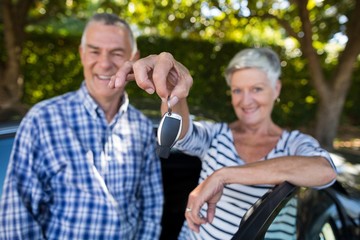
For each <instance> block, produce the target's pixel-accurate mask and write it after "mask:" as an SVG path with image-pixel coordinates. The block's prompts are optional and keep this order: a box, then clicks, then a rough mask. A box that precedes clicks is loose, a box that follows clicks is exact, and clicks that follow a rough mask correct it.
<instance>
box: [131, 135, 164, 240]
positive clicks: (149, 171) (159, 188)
mask: <svg viewBox="0 0 360 240" xmlns="http://www.w3.org/2000/svg"><path fill="white" fill-rule="evenodd" d="M151 132H152V129H151ZM148 136H149V141H147V146H146V148H145V152H144V158H145V165H144V168H143V172H144V175H143V176H144V177H143V179H142V184H141V190H140V194H141V196H140V199H141V202H140V204H141V206H140V221H139V223H138V227H139V228H138V231H137V232H136V234H137V236H136V237H135V239H139V240H145V239H146V240H153V239H159V238H160V233H161V217H162V211H163V210H162V209H163V203H164V199H163V185H162V173H161V164H160V159H159V158H158V157H157V154H156V149H155V146H156V139H155V136H154V135H153V134H149V135H148Z"/></svg>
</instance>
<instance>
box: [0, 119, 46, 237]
mask: <svg viewBox="0 0 360 240" xmlns="http://www.w3.org/2000/svg"><path fill="white" fill-rule="evenodd" d="M35 126H36V122H35V121H34V120H33V119H31V118H30V117H28V118H24V120H23V122H22V123H21V125H20V127H19V129H18V131H17V135H16V138H15V141H14V144H13V149H12V153H11V157H10V160H9V165H8V169H7V175H6V177H5V182H4V191H3V194H2V196H1V201H0V239H43V236H42V230H41V227H40V224H39V222H40V221H41V220H39V219H38V216H39V214H40V212H43V211H44V209H42V208H41V207H40V206H41V204H40V203H41V202H44V199H45V198H44V193H43V192H42V190H41V189H42V188H41V183H40V181H39V178H38V177H37V176H36V174H35V173H34V169H35V165H34V162H36V161H37V158H38V157H39V156H40V155H41V154H39V153H38V152H37V151H36V149H37V148H38V145H37V143H38V141H37V139H38V132H37V130H36V127H35ZM42 214H44V213H42Z"/></svg>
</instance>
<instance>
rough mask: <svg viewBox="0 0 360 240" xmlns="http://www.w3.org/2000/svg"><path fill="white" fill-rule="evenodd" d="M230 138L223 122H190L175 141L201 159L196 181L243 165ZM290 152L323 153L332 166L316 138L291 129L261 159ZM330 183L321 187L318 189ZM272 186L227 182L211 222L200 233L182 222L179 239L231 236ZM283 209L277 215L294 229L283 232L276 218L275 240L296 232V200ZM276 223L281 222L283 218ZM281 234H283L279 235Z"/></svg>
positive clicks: (284, 132)
mask: <svg viewBox="0 0 360 240" xmlns="http://www.w3.org/2000/svg"><path fill="white" fill-rule="evenodd" d="M233 141H234V140H233V136H232V132H231V130H230V128H229V126H228V124H226V123H211V122H205V121H203V122H193V123H192V122H191V123H190V127H189V131H188V133H187V134H186V136H185V138H183V139H182V140H180V141H179V142H178V143H177V145H176V147H177V148H178V149H179V150H182V151H184V152H186V153H187V154H190V155H195V156H198V157H199V158H200V159H201V160H202V170H201V173H200V178H199V182H202V181H203V180H204V179H205V178H207V177H208V176H209V175H211V174H212V173H213V172H214V171H216V170H217V169H220V168H222V167H225V166H236V165H244V164H246V163H245V162H244V161H243V160H242V159H241V158H240V157H239V155H238V154H237V151H236V149H235V146H234V143H233ZM199 143H202V144H199ZM291 155H301V156H323V157H325V158H326V159H328V161H329V162H330V163H331V165H332V166H333V167H334V168H335V166H334V164H333V163H332V160H331V157H330V155H329V153H328V152H327V151H325V150H323V149H322V148H320V146H319V143H318V141H316V140H315V139H314V138H313V137H311V136H309V135H306V134H303V133H301V132H299V131H297V130H296V131H291V132H288V131H285V130H284V131H283V133H282V135H281V137H280V139H279V141H278V143H277V144H276V146H275V147H274V149H272V150H271V151H270V152H269V153H268V155H266V156H265V157H264V159H263V160H267V159H271V158H275V157H281V156H291ZM331 184H332V183H329V184H328V185H326V186H321V188H323V187H327V186H329V185H331ZM272 187H273V185H256V186H246V185H241V184H229V185H226V186H225V188H224V191H223V195H222V197H221V199H220V201H219V202H218V203H217V205H216V212H215V217H214V220H213V222H212V223H207V224H203V225H201V227H200V233H199V234H197V233H195V232H192V231H191V230H190V229H189V228H188V227H187V223H186V221H185V222H184V225H183V228H182V230H181V233H180V235H179V239H181V240H182V239H205V240H210V239H222V240H224V239H231V238H232V236H233V235H234V234H235V232H236V231H237V229H238V227H239V224H240V222H241V219H242V217H243V215H244V214H245V212H246V211H247V210H248V209H249V208H250V207H251V206H252V205H253V204H254V203H255V202H256V201H257V200H258V199H259V198H260V197H262V196H263V195H264V194H265V193H266V192H267V191H269V190H270V189H271V188H272ZM284 211H286V213H281V214H279V218H281V216H283V217H282V218H285V219H286V218H288V220H287V221H288V223H289V225H291V226H293V228H292V229H290V230H289V231H288V232H287V233H286V232H285V234H283V231H282V230H281V226H279V224H277V225H275V224H274V223H275V222H276V221H277V219H276V220H275V221H274V223H273V225H274V227H270V229H269V230H271V234H270V233H269V235H270V237H271V235H272V236H274V238H277V239H291V234H293V233H294V231H295V217H296V201H290V202H289V203H288V206H287V207H286V208H284ZM294 211H295V212H294ZM201 214H203V215H206V204H205V206H203V207H202V209H201ZM289 216H290V217H289ZM291 216H292V217H291ZM278 222H283V219H280V220H279V221H278ZM280 225H281V224H280ZM276 229H280V230H279V232H281V233H279V232H278V233H276ZM282 235H285V236H286V237H284V238H281V236H282Z"/></svg>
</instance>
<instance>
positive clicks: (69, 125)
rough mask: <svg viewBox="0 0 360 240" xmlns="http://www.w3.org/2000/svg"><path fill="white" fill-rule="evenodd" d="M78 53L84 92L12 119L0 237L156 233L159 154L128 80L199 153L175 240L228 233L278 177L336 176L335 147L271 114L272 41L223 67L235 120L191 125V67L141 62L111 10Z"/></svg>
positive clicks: (310, 182) (308, 182)
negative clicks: (151, 97) (173, 116)
mask: <svg viewBox="0 0 360 240" xmlns="http://www.w3.org/2000/svg"><path fill="white" fill-rule="evenodd" d="M79 54H80V57H81V63H82V65H83V69H84V82H83V83H82V85H81V86H80V89H79V90H77V91H74V92H70V93H67V94H64V95H62V96H58V97H55V98H52V99H49V100H45V101H43V102H40V103H38V104H36V105H35V106H34V107H33V108H32V109H31V110H30V111H29V112H28V113H27V115H26V116H25V117H24V119H23V121H22V123H21V125H20V127H19V130H18V133H17V136H16V139H15V142H14V147H13V151H12V154H11V159H10V162H9V166H8V171H7V176H6V179H5V183H4V190H3V195H2V196H1V202H0V239H136V240H137V239H151V240H153V239H158V238H159V236H160V233H161V216H162V205H163V192H162V191H163V190H162V176H161V170H160V161H159V158H158V157H157V156H156V151H155V146H156V144H155V137H154V135H153V132H152V124H151V121H150V120H149V119H147V118H146V117H145V116H144V115H143V114H142V113H141V112H140V111H138V110H137V109H135V108H134V107H133V106H132V105H131V104H130V103H129V99H128V96H127V94H126V92H125V87H126V84H127V83H128V82H129V81H133V80H135V81H136V83H137V85H138V86H139V87H140V88H141V89H143V90H145V91H146V92H147V93H149V94H157V95H158V96H159V97H160V98H161V99H162V107H161V110H162V113H163V114H164V113H165V111H166V110H167V107H168V104H169V105H170V106H171V108H172V109H173V112H176V113H178V114H180V115H181V116H182V119H183V126H182V131H181V133H180V137H179V141H178V142H177V144H176V147H177V148H178V149H180V150H182V151H184V152H186V153H188V154H191V155H194V156H198V157H199V158H200V159H201V160H202V170H201V174H200V178H199V185H198V186H197V187H196V188H195V189H194V190H193V191H192V192H191V193H190V195H189V198H188V203H187V208H186V211H185V217H186V221H185V223H184V225H183V228H182V230H181V233H180V235H179V239H230V238H231V237H232V236H233V234H234V233H235V232H236V231H237V229H238V227H239V223H240V221H241V219H242V217H243V214H244V213H245V211H246V210H247V209H248V208H249V207H250V206H251V205H252V204H253V203H255V202H256V200H258V199H259V198H260V197H261V196H263V195H264V194H265V193H266V192H267V191H268V190H269V189H271V188H272V187H273V186H274V185H277V184H280V183H282V182H284V181H288V182H290V183H292V184H294V185H297V186H306V187H314V188H325V187H327V186H330V185H331V184H332V183H333V182H334V180H335V177H336V170H335V166H334V164H333V162H332V160H331V158H330V155H329V153H328V152H327V151H325V150H324V149H322V148H321V146H320V145H319V143H318V142H317V141H316V140H315V139H314V138H312V137H311V136H309V135H306V134H303V133H301V132H299V131H297V130H285V129H283V128H282V127H281V126H279V125H277V124H276V123H275V122H274V121H273V120H272V118H271V113H272V109H273V107H274V103H275V102H276V100H277V99H278V98H279V95H280V91H281V82H280V80H279V78H280V74H281V66H280V60H279V58H278V56H277V54H276V53H275V52H274V51H272V50H271V49H269V48H249V49H244V50H241V51H240V52H238V53H237V54H235V56H234V57H233V58H232V59H231V60H230V62H229V64H228V66H227V68H226V72H225V79H226V83H227V84H228V86H229V88H230V91H231V103H232V106H233V109H234V111H235V113H236V116H237V119H236V120H235V121H234V122H232V123H225V122H218V123H213V122H206V121H203V122H195V121H192V119H191V118H190V117H189V116H190V113H189V108H188V104H187V100H186V98H187V96H188V95H189V92H190V89H191V86H192V83H193V79H192V77H191V75H190V73H189V71H188V69H187V68H186V67H185V66H183V65H182V64H181V63H180V62H178V61H176V60H175V59H174V58H173V56H172V55H171V54H170V53H165V52H164V53H160V54H158V55H150V56H147V57H144V58H141V59H140V57H139V52H138V50H137V47H136V41H135V38H134V36H133V33H132V32H131V30H130V27H129V25H128V24H127V23H126V22H125V21H123V20H122V19H120V18H118V17H117V16H115V15H113V14H96V15H94V16H93V17H92V18H91V19H90V20H89V22H88V23H87V25H86V27H85V29H84V32H83V36H82V39H81V44H80V47H79ZM219 77H221V76H219ZM168 99H169V103H168ZM295 204H296V203H295ZM290 225H291V224H290ZM290 227H292V228H294V227H295V225H294V224H293V225H292V226H290ZM293 233H294V232H293ZM289 234H290V235H291V231H290V233H289ZM289 234H285V235H284V233H283V232H281V231H280V232H279V233H276V234H275V235H273V236H270V238H277V239H289V237H291V236H290V235H289Z"/></svg>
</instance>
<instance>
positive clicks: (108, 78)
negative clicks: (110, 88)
mask: <svg viewBox="0 0 360 240" xmlns="http://www.w3.org/2000/svg"><path fill="white" fill-rule="evenodd" d="M98 76H99V78H100V79H101V80H110V78H111V76H105V75H98Z"/></svg>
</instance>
